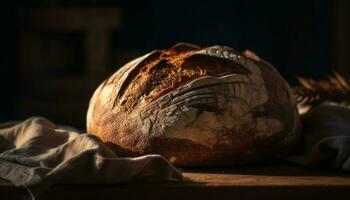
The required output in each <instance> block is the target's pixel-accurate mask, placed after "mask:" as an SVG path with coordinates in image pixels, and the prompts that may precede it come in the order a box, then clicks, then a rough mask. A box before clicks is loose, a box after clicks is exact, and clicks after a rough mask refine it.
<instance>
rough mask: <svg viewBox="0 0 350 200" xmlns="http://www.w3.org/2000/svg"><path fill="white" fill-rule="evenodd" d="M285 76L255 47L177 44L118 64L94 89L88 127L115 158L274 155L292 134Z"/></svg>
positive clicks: (181, 161)
mask: <svg viewBox="0 0 350 200" xmlns="http://www.w3.org/2000/svg"><path fill="white" fill-rule="evenodd" d="M299 129H300V121H299V116H298V113H297V110H296V106H295V102H294V98H293V96H292V93H291V91H290V88H289V86H288V84H287V83H286V81H285V80H284V79H283V78H282V77H281V75H280V74H279V73H278V72H277V71H276V69H275V68H274V67H273V66H271V65H270V64H269V63H267V62H266V61H264V60H262V59H260V58H259V57H258V56H256V55H255V54H254V53H252V52H250V51H245V52H243V53H239V52H238V51H236V50H234V49H232V48H230V47H226V46H212V47H208V48H202V47H198V46H195V45H192V44H184V43H180V44H177V45H175V46H173V47H172V48H170V49H168V50H161V51H159V50H155V51H152V52H150V53H148V54H146V55H144V56H142V57H140V58H137V59H135V60H133V61H131V62H129V63H127V64H126V65H125V66H123V67H122V68H120V69H119V70H118V71H117V72H115V73H114V74H113V75H112V76H111V77H109V78H108V79H107V80H105V81H104V82H102V84H101V85H100V86H99V87H98V88H97V89H96V91H95V93H94V95H93V97H92V99H91V101H90V106H89V110H88V114H87V130H88V132H89V133H91V134H94V135H97V136H99V137H100V138H101V139H102V140H103V141H104V142H106V143H108V144H110V145H111V147H112V148H113V149H114V150H115V151H116V152H117V153H118V154H119V155H121V156H137V155H143V154H150V153H152V154H153V153H154V154H161V155H163V156H164V157H165V158H167V159H169V160H170V161H171V162H172V163H173V164H175V165H177V166H222V165H232V164H242V163H247V162H255V161H260V160H266V159H274V158H278V157H280V156H282V155H284V154H286V153H288V152H289V151H290V150H291V148H292V147H293V145H294V144H295V143H296V141H297V140H298V138H299Z"/></svg>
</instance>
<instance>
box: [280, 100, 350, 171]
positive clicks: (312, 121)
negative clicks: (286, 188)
mask: <svg viewBox="0 0 350 200" xmlns="http://www.w3.org/2000/svg"><path fill="white" fill-rule="evenodd" d="M287 161H288V162H289V163H292V164H298V165H303V166H309V167H315V166H319V167H329V168H333V169H336V170H341V171H347V172H350V108H349V107H347V106H343V105H340V104H335V103H324V104H321V105H319V106H316V107H314V108H312V109H311V110H310V111H308V112H307V113H305V114H304V115H302V138H301V144H300V146H299V151H298V152H297V153H295V154H294V155H292V156H290V157H288V158H287Z"/></svg>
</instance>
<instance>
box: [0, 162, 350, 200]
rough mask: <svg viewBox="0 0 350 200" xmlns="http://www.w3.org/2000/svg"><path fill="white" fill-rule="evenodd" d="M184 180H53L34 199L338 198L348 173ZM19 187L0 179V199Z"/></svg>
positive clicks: (220, 174) (265, 172)
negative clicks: (72, 182) (55, 182)
mask: <svg viewBox="0 0 350 200" xmlns="http://www.w3.org/2000/svg"><path fill="white" fill-rule="evenodd" d="M181 170H182V171H183V172H184V176H185V180H184V181H182V182H165V183H164V182H163V183H141V182H138V183H128V184H116V185H69V184H59V185H55V186H53V187H52V188H50V189H49V190H48V191H47V192H45V193H44V194H43V195H41V196H40V197H39V198H38V199H64V200H68V199H75V200H77V199H128V200H129V199H138V200H141V199H145V198H146V199H148V198H149V199H154V200H155V199H162V200H163V199H176V200H180V199H191V200H193V199H239V200H242V199H283V200H285V199H298V200H300V199H310V200H311V199H339V198H340V197H344V196H345V197H346V196H347V198H345V199H348V198H350V174H347V173H339V172H333V171H329V170H321V169H305V168H298V167H292V166H285V165H260V166H245V167H235V168H225V169H181ZM24 192H25V191H24V190H23V189H21V188H17V187H14V186H13V185H12V184H11V183H9V182H7V181H5V180H0V199H19V198H20V197H21V195H23V193H24Z"/></svg>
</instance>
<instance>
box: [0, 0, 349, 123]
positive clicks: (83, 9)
mask: <svg viewBox="0 0 350 200" xmlns="http://www.w3.org/2000/svg"><path fill="white" fill-rule="evenodd" d="M0 9H1V10H0V15H1V18H0V20H1V25H2V27H1V32H0V39H1V43H0V44H1V45H0V46H1V48H0V49H1V52H0V62H1V69H0V70H1V71H0V81H1V84H0V85H1V91H2V92H1V98H0V122H3V121H8V120H23V119H25V118H27V117H30V116H33V115H36V116H38V115H40V116H44V117H47V118H48V119H50V120H52V121H54V122H56V123H61V124H67V125H72V126H75V127H78V128H80V129H83V130H84V128H85V115H86V111H87V106H88V102H89V99H90V97H91V95H92V93H93V91H94V90H95V88H96V87H97V85H98V84H99V83H100V82H101V81H102V80H103V79H104V78H106V77H107V76H108V75H110V74H111V73H112V72H113V71H115V70H117V69H118V68H119V67H121V66H122V65H123V64H124V63H126V62H127V61H129V60H130V59H132V58H135V57H137V56H140V55H142V54H144V53H146V52H148V51H151V50H153V49H156V48H157V49H162V48H168V47H170V46H172V45H173V44H175V43H176V42H180V41H181V42H190V43H195V44H198V45H202V46H209V45H214V44H221V45H228V46H232V47H234V48H236V49H237V50H245V49H250V50H252V51H254V52H255V53H257V54H258V55H260V56H261V57H263V58H265V59H266V60H268V61H269V62H271V63H272V64H273V65H275V66H276V68H277V69H278V70H279V71H280V72H281V74H282V75H283V76H284V77H285V78H286V79H287V81H288V82H289V83H290V84H291V85H295V84H297V81H296V79H295V76H296V75H300V76H305V77H310V78H323V77H325V76H326V75H327V74H329V73H331V72H332V71H333V70H336V71H339V72H340V73H341V74H343V75H344V76H346V77H349V76H350V55H349V53H350V30H349V24H350V23H349V19H350V1H348V0H334V1H327V0H307V1H305V0H293V1H267V0H266V1H261V0H250V1H239V0H227V1H220V0H217V1H204V0H202V1H190V0H187V1H184V0H178V1H164V0H163V1H162V0H149V1H136V0H98V1H97V0H46V1H45V0H25V1H24V0H23V1H10V0H2V1H0Z"/></svg>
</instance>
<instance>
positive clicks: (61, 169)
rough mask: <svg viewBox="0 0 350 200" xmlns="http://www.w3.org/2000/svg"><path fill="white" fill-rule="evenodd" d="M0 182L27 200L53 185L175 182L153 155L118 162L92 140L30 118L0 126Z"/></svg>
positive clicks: (177, 177) (170, 170)
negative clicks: (25, 192)
mask: <svg viewBox="0 0 350 200" xmlns="http://www.w3.org/2000/svg"><path fill="white" fill-rule="evenodd" d="M0 127H1V129H0V177H1V178H4V179H7V180H10V181H11V182H12V183H14V184H15V185H16V186H23V187H25V188H27V189H28V190H29V191H30V193H31V195H32V198H35V196H37V195H39V194H40V193H42V192H44V191H45V190H46V189H47V188H48V187H50V186H51V185H52V184H55V183H73V184H74V183H79V184H115V183H123V182H129V181H135V180H143V181H166V180H180V179H182V175H181V173H180V172H179V171H178V170H177V169H176V168H175V167H173V166H172V165H171V164H170V163H169V162H168V161H167V160H166V159H164V158H163V157H161V156H159V155H147V156H142V157H137V158H120V157H117V155H116V154H115V153H114V152H113V151H111V150H110V149H109V148H108V147H106V146H105V145H104V144H103V143H102V142H101V141H100V140H99V139H98V138H97V137H95V136H92V135H90V134H86V133H80V132H78V131H76V130H74V129H70V128H67V127H65V128H60V127H58V126H56V125H55V124H53V123H52V122H50V121H49V120H47V119H44V118H40V117H33V118H30V119H27V120H26V121H23V122H20V123H7V124H3V125H1V126H0Z"/></svg>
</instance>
